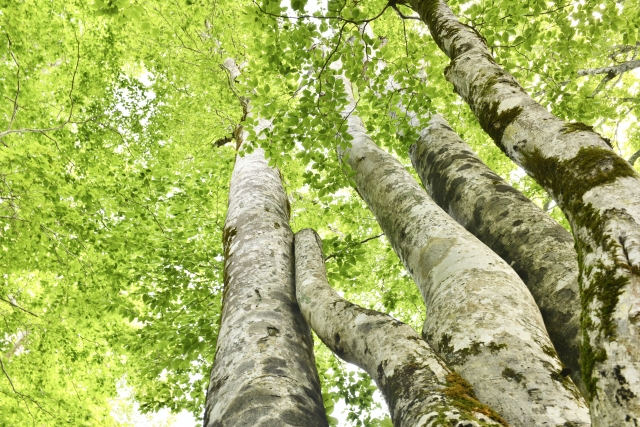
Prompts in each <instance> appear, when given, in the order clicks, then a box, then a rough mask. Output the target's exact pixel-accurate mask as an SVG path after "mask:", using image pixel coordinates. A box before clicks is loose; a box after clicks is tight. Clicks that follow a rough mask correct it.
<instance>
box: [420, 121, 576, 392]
mask: <svg viewBox="0 0 640 427" xmlns="http://www.w3.org/2000/svg"><path fill="white" fill-rule="evenodd" d="M410 156H411V162H412V163H413V166H414V167H415V169H416V171H417V172H418V175H419V176H420V179H421V180H422V183H423V184H424V186H425V188H426V189H427V192H428V193H429V195H430V196H431V198H432V199H433V200H434V201H435V202H436V203H437V204H438V205H439V206H440V207H441V208H442V209H444V210H445V211H446V212H447V213H448V214H449V215H451V216H452V217H453V218H454V219H455V220H456V221H458V222H459V223H460V224H461V225H462V226H464V227H465V228H466V229H467V230H469V231H470V232H472V233H473V234H474V235H475V236H476V237H477V238H479V239H480V240H481V241H482V242H483V243H484V244H486V245H487V246H489V247H490V248H491V249H493V251H494V252H495V253H497V254H498V255H500V257H501V258H502V259H504V260H505V261H507V262H508V263H509V265H511V267H513V269H514V270H515V271H516V273H518V276H520V278H521V279H522V281H523V282H524V283H525V284H526V285H527V287H528V288H529V290H530V291H531V294H532V295H533V298H534V299H535V300H536V303H537V304H538V307H539V308H540V312H541V313H542V318H543V319H544V323H545V326H546V327H547V331H548V332H549V336H550V337H551V341H552V342H553V345H554V346H555V349H556V350H557V351H558V355H559V356H560V360H562V362H563V363H564V364H565V365H566V366H567V368H568V369H569V370H570V372H571V374H570V375H571V378H572V379H573V381H574V383H576V385H580V384H581V383H582V378H581V375H580V363H579V357H580V338H581V335H580V292H579V289H578V262H577V260H576V251H575V250H574V248H573V237H571V234H569V232H568V231H567V230H565V229H564V228H562V226H560V224H558V223H557V222H556V221H555V220H554V219H553V218H551V217H550V216H549V215H547V213H546V212H544V211H543V210H542V209H540V208H539V207H538V206H537V205H535V204H534V203H533V202H531V200H529V199H528V198H527V197H525V196H524V195H523V194H522V193H520V192H519V191H518V190H516V189H515V188H513V187H512V186H510V185H509V184H508V183H507V182H505V180H503V179H502V178H500V177H499V176H498V175H496V174H495V173H494V172H493V171H492V170H491V169H489V168H488V167H487V166H486V165H485V164H484V163H482V161H481V160H480V158H479V157H478V156H477V155H476V154H475V153H474V152H473V151H472V150H471V148H469V146H468V145H467V144H465V143H464V142H463V141H462V139H460V137H459V136H458V134H457V133H455V132H454V131H453V129H451V128H450V127H449V124H448V123H447V122H446V120H445V119H444V118H442V117H441V116H439V115H434V116H433V117H432V118H431V123H430V125H429V127H428V128H426V129H423V130H422V131H421V132H420V139H419V140H418V142H417V143H416V144H414V145H413V146H412V147H411V149H410ZM569 370H567V371H565V373H567V372H569ZM581 389H582V387H581ZM583 391H584V390H583Z"/></svg>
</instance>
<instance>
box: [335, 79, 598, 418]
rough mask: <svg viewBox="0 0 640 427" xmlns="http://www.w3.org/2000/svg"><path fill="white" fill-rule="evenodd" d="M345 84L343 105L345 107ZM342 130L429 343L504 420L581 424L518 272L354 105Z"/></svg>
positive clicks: (582, 409)
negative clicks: (417, 302) (441, 200)
mask: <svg viewBox="0 0 640 427" xmlns="http://www.w3.org/2000/svg"><path fill="white" fill-rule="evenodd" d="M345 80H346V79H345ZM346 84H347V85H348V86H347V97H348V99H349V101H350V104H351V105H350V106H349V107H348V108H347V110H346V111H348V112H352V111H353V109H354V106H355V102H354V101H353V96H351V95H350V92H351V90H350V86H349V82H348V81H347V82H346ZM348 132H349V134H350V135H351V136H352V137H353V141H351V146H350V147H348V148H347V149H346V150H340V153H341V156H342V158H343V160H345V159H346V162H347V163H348V164H349V166H351V168H352V169H353V170H354V171H355V172H356V175H355V177H354V179H355V181H356V185H357V189H358V191H359V194H360V195H361V196H362V198H363V199H364V200H365V202H366V203H367V205H368V206H369V208H370V209H371V210H372V212H373V213H374V215H375V216H376V218H377V220H378V223H379V224H380V227H381V228H382V230H383V231H384V232H385V235H386V236H387V238H388V239H389V241H390V242H391V245H392V246H393V248H394V250H395V252H396V253H397V254H398V256H399V257H400V259H401V260H402V262H403V263H404V265H405V266H406V267H407V269H408V270H409V273H410V274H411V275H412V277H413V279H414V281H415V282H416V284H417V285H418V288H419V289H420V292H421V293H422V297H423V299H424V301H425V305H426V307H427V320H426V321H425V324H424V328H423V336H424V337H425V339H426V340H427V342H428V343H429V344H430V345H431V347H432V348H434V349H435V350H436V352H437V353H438V354H439V355H440V356H441V357H443V358H444V359H445V360H446V361H447V363H448V364H449V365H450V366H452V367H453V368H454V369H456V370H457V371H458V372H460V374H462V376H463V377H464V378H466V379H467V380H468V381H469V382H470V383H471V384H472V385H473V387H474V390H475V391H476V394H477V396H478V397H479V398H480V400H481V401H483V402H485V403H487V404H489V405H490V406H491V407H493V408H494V409H495V410H496V411H498V412H499V413H500V414H501V415H502V416H503V417H504V418H505V419H506V420H507V421H508V422H509V423H510V424H513V425H517V426H531V425H554V426H555V425H562V424H564V423H567V425H569V424H570V423H573V424H572V425H576V426H583V425H589V424H590V423H589V413H588V410H587V407H586V405H585V403H584V401H583V399H582V397H581V396H580V393H579V391H578V390H577V388H576V386H575V385H574V384H573V382H572V381H571V380H570V379H569V378H567V377H564V376H563V375H562V374H563V367H562V363H561V362H560V360H559V359H558V356H557V354H556V352H555V351H554V350H553V345H552V344H551V341H550V339H549V336H548V335H547V333H546V331H545V328H544V323H543V321H542V316H541V315H540V311H539V310H538V307H537V306H536V303H535V301H534V300H533V297H532V296H531V293H530V292H529V290H528V289H527V288H526V286H525V285H524V283H522V280H520V278H519V277H518V275H517V274H516V273H515V272H514V271H513V269H512V268H511V267H509V265H508V264H507V263H506V262H504V261H503V260H502V259H501V258H500V257H498V255H496V254H495V253H494V252H493V251H491V250H490V249H489V248H488V247H486V246H485V245H484V244H482V243H481V242H480V241H479V240H478V239H477V238H476V237H474V236H473V235H472V234H470V233H469V232H467V231H466V230H465V229H464V228H463V227H462V226H461V225H460V224H458V223H457V222H455V221H454V220H453V219H452V218H451V217H449V216H448V215H447V214H446V213H445V212H444V211H442V209H441V208H440V207H438V206H437V205H436V204H435V202H433V200H431V199H430V198H429V196H428V195H427V193H426V192H425V190H424V189H423V188H421V187H420V185H419V184H418V183H417V182H416V181H415V180H414V179H413V178H412V177H411V175H409V173H408V172H407V171H406V170H405V169H404V167H403V166H402V165H401V164H400V163H399V162H398V161H397V160H395V158H393V156H391V155H390V154H388V153H386V152H385V151H383V150H382V149H380V148H379V147H378V146H376V145H375V143H373V141H372V140H371V139H370V138H369V137H368V136H367V134H366V131H365V127H364V124H363V123H362V121H361V120H360V119H359V118H358V117H357V116H356V115H355V114H354V113H352V114H349V116H348ZM347 155H348V156H347Z"/></svg>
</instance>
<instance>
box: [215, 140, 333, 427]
mask: <svg viewBox="0 0 640 427" xmlns="http://www.w3.org/2000/svg"><path fill="white" fill-rule="evenodd" d="M224 250H225V273H224V276H225V277H224V281H225V291H224V299H223V306H222V323H221V326H220V332H219V334H218V345H217V348H216V358H215V362H214V365H213V369H212V371H211V380H210V383H209V388H208V392H207V401H206V407H205V415H204V426H205V427H222V426H224V427H233V426H237V427H240V426H242V427H246V426H256V427H258V426H271V425H278V426H300V425H304V426H318V427H327V426H328V423H327V419H326V415H325V411H324V407H323V404H322V396H321V393H320V384H319V379H318V373H317V371H316V365H315V361H314V356H313V341H312V338H311V333H310V330H309V327H308V325H307V323H306V322H305V320H304V318H303V317H302V315H301V314H300V311H299V309H298V305H297V304H296V299H295V285H294V270H293V269H294V265H293V263H294V259H293V233H292V232H291V229H290V228H289V202H288V200H287V196H286V194H285V192H284V189H283V187H282V182H281V180H280V175H279V173H278V171H277V170H276V169H273V168H270V167H269V166H268V165H267V162H266V160H265V159H264V153H263V151H262V150H261V149H258V150H255V151H254V152H253V154H247V155H245V156H244V157H240V156H237V157H236V165H235V168H234V170H233V175H232V177H231V188H230V191H229V210H228V212H227V219H226V222H225V226H224Z"/></svg>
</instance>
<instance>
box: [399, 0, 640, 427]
mask: <svg viewBox="0 0 640 427" xmlns="http://www.w3.org/2000/svg"><path fill="white" fill-rule="evenodd" d="M408 2H409V3H410V4H411V6H412V7H413V8H414V9H415V10H416V11H417V12H418V13H419V14H420V16H421V18H422V20H423V21H424V22H425V23H426V24H427V25H428V26H429V30H430V31H431V35H432V36H433V38H434V40H435V41H436V43H437V44H438V46H440V48H441V49H442V50H443V51H444V52H445V53H446V54H447V55H448V56H449V58H450V59H451V64H450V65H449V66H448V67H447V69H446V72H445V74H446V77H447V79H448V80H449V81H450V82H451V83H452V84H453V85H454V87H455V90H456V91H457V92H458V94H460V96H461V97H462V98H463V99H464V100H465V101H466V102H467V103H468V104H469V106H470V107H471V109H472V110H473V112H474V114H475V115H476V117H477V118H478V120H479V122H480V124H481V125H482V127H483V128H484V130H485V131H486V132H487V133H488V134H489V135H491V137H492V138H493V139H494V141H495V142H496V143H497V145H498V146H499V147H500V148H501V149H502V150H503V151H504V152H505V153H506V154H507V155H508V156H509V157H510V158H511V159H513V160H514V161H515V162H516V163H518V164H519V165H520V166H522V168H523V169H524V170H525V171H526V172H527V173H528V174H529V175H530V176H531V177H533V178H534V179H535V180H536V181H537V182H538V183H539V184H540V185H541V186H542V187H543V188H545V189H546V190H547V191H548V192H549V194H550V195H551V196H552V197H553V198H554V200H555V201H556V202H557V204H558V206H559V207H560V208H561V209H562V211H563V212H564V213H565V215H566V216H567V219H568V220H569V222H570V224H571V227H572V229H573V235H574V238H575V240H576V250H577V252H578V264H579V267H580V279H579V280H580V285H581V298H582V327H583V334H584V336H583V346H582V356H581V364H582V371H583V378H584V382H585V385H586V388H587V389H588V391H589V393H590V395H591V396H590V399H591V402H590V403H591V415H592V420H593V423H594V425H596V426H613V425H615V426H636V425H638V424H639V423H640V176H639V175H638V173H637V172H635V171H634V170H633V168H632V167H631V166H630V165H629V163H628V162H626V161H625V160H624V159H622V158H620V157H619V156H617V155H616V154H615V153H614V152H613V151H612V150H611V148H610V147H609V146H608V145H607V143H606V142H605V140H604V139H602V137H601V136H600V135H598V134H597V133H595V132H593V130H592V128H591V127H590V126H587V125H585V124H582V123H566V122H563V121H562V120H560V119H558V118H557V117H555V116H553V115H552V114H550V113H549V112H548V111H547V109H546V108H544V107H542V106H541V105H539V104H537V103H536V102H535V101H534V100H533V99H532V98H531V97H530V96H529V95H527V93H526V92H525V91H524V90H523V89H522V87H521V86H520V85H519V84H518V82H517V81H516V80H515V79H514V78H513V76H511V75H510V74H508V73H507V72H505V71H504V70H503V69H502V68H501V67H500V66H499V65H498V64H496V62H495V61H494V59H493V58H492V56H491V54H490V52H489V49H488V48H487V46H486V44H485V42H484V40H483V39H482V37H481V36H480V35H479V34H478V33H477V32H476V31H475V30H473V29H472V28H470V27H468V26H466V25H463V24H461V23H460V22H459V21H458V20H457V18H456V17H455V16H454V15H453V13H452V12H451V10H450V9H449V7H448V6H447V5H446V4H445V3H444V2H442V1H438V0H409V1H408Z"/></svg>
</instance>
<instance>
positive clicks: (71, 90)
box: [0, 32, 90, 149]
mask: <svg viewBox="0 0 640 427" xmlns="http://www.w3.org/2000/svg"><path fill="white" fill-rule="evenodd" d="M74 35H75V38H76V45H77V47H76V50H77V58H76V65H75V68H74V70H73V74H72V75H71V88H70V89H69V95H68V96H69V102H70V103H71V106H70V108H69V115H68V116H67V119H66V120H65V121H64V123H62V124H61V125H59V126H56V127H52V128H45V129H34V128H25V129H14V130H12V129H11V123H10V124H9V128H8V129H7V130H6V131H4V132H0V139H2V138H4V137H5V136H7V135H10V134H13V133H41V134H45V132H53V131H56V130H60V129H62V128H64V127H65V126H66V125H68V124H69V123H72V122H71V116H72V115H73V108H74V105H75V103H74V102H73V96H72V95H73V90H74V87H75V82H76V75H77V73H78V66H79V64H80V40H79V39H78V35H77V34H76V33H75V32H74ZM11 56H13V54H12V55H11ZM16 97H17V95H16ZM16 99H17V98H16ZM16 102H17V101H16ZM16 108H17V107H16V105H14V113H15V109H16ZM88 120H90V119H88ZM88 120H87V121H88ZM85 122H86V121H85ZM83 123H84V122H83ZM3 144H4V145H5V146H7V145H6V143H4V142H3ZM58 149H59V147H58Z"/></svg>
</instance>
